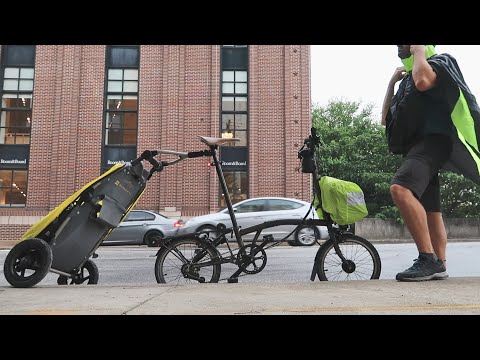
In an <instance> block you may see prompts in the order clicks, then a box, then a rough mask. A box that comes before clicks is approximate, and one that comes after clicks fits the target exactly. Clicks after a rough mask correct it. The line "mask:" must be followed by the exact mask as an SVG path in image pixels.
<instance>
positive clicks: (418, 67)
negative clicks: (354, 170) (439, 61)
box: [410, 45, 437, 91]
mask: <svg viewBox="0 0 480 360" xmlns="http://www.w3.org/2000/svg"><path fill="white" fill-rule="evenodd" d="M410 52H411V53H412V55H413V69H412V77H413V81H414V82H415V87H416V88H417V89H418V91H427V90H430V89H431V88H433V87H434V86H435V82H436V80H437V74H436V73H435V71H433V68H432V67H431V66H430V64H429V63H428V62H427V59H426V57H425V45H411V46H410Z"/></svg>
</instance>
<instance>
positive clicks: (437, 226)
mask: <svg viewBox="0 0 480 360" xmlns="http://www.w3.org/2000/svg"><path fill="white" fill-rule="evenodd" d="M427 223H428V231H429V233H430V239H431V241H432V246H433V251H434V252H435V254H436V255H437V257H438V258H439V259H442V261H443V262H444V263H443V264H444V265H445V267H446V266H447V263H446V260H447V231H446V230H445V224H444V223H443V217H442V213H441V212H427Z"/></svg>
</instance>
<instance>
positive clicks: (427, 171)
mask: <svg viewBox="0 0 480 360" xmlns="http://www.w3.org/2000/svg"><path fill="white" fill-rule="evenodd" d="M397 49H398V57H399V58H400V59H401V61H402V63H403V66H402V67H399V68H397V69H396V70H395V71H394V74H393V75H392V77H391V80H390V82H389V84H388V87H387V92H386V95H385V99H384V103H383V107H382V124H383V125H385V126H386V137H387V142H388V146H389V150H390V152H392V153H393V154H401V155H402V156H403V159H402V163H401V165H400V167H399V169H398V170H397V172H396V173H395V175H394V177H393V179H392V182H391V186H390V193H391V196H392V199H393V202H394V203H395V205H396V206H397V207H398V209H399V211H400V214H401V216H402V218H403V220H404V222H405V224H406V226H407V228H408V230H409V232H410V234H411V236H412V238H413V240H414V241H415V244H416V246H417V249H418V252H419V256H418V258H417V259H416V260H415V261H414V264H413V265H412V266H411V267H409V268H408V269H406V270H405V271H403V272H400V273H398V274H397V276H396V280H398V281H424V280H435V279H446V278H447V277H448V274H447V271H446V246H447V233H446V230H445V225H444V222H443V217H442V213H441V206H440V205H441V200H440V181H439V172H440V171H441V170H449V171H454V172H456V173H459V174H462V175H464V176H466V177H468V178H470V179H472V180H473V181H475V182H477V183H480V152H479V147H478V145H479V143H480V108H479V107H478V104H477V102H476V100H475V97H474V96H473V94H472V93H471V92H470V90H469V88H468V86H467V85H466V83H465V80H464V78H463V75H462V73H461V70H460V68H459V67H458V64H457V62H456V60H455V58H453V57H452V56H451V55H449V54H436V52H435V46H434V45H397ZM399 81H400V84H399V86H398V90H397V92H396V93H395V94H394V88H395V85H396V83H397V82H399Z"/></svg>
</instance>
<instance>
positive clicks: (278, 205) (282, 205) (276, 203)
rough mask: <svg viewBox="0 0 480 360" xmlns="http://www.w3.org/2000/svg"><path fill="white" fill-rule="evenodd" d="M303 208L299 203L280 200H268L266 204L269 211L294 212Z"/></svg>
mask: <svg viewBox="0 0 480 360" xmlns="http://www.w3.org/2000/svg"><path fill="white" fill-rule="evenodd" d="M302 206H303V204H301V203H297V202H293V201H289V200H281V199H270V201H269V204H268V210H269V211H278V210H294V209H299V208H301V207H302Z"/></svg>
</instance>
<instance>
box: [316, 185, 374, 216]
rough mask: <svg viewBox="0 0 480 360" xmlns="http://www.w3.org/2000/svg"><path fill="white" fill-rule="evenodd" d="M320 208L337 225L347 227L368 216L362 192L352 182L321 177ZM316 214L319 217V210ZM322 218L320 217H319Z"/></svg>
mask: <svg viewBox="0 0 480 360" xmlns="http://www.w3.org/2000/svg"><path fill="white" fill-rule="evenodd" d="M320 190H321V191H322V208H323V210H325V211H326V212H327V213H329V214H330V216H331V217H332V220H333V221H335V222H336V223H337V224H339V225H348V224H353V223H356V222H357V221H359V220H362V219H363V218H364V217H365V216H367V215H368V210H367V205H366V204H365V198H364V197H363V191H362V189H361V188H360V186H358V185H357V184H355V183H354V182H351V181H345V180H340V179H336V178H333V177H330V176H323V177H322V178H321V179H320ZM317 214H318V216H319V217H320V215H322V216H323V214H321V209H320V214H319V210H317ZM320 218H322V217H320Z"/></svg>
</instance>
